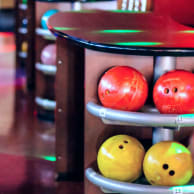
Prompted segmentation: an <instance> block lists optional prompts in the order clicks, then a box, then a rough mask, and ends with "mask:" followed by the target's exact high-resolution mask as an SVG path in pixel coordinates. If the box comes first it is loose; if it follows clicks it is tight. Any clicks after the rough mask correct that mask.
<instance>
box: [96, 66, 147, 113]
mask: <svg viewBox="0 0 194 194" xmlns="http://www.w3.org/2000/svg"><path fill="white" fill-rule="evenodd" d="M147 95H148V84H147V81H146V79H145V78H144V76H143V75H142V74H141V73H140V72H138V71H137V70H136V69H134V68H132V67H128V66H117V67H113V68H111V69H109V70H108V71H107V72H105V74H104V75H103V76H102V77H101V79H100V82H99V85H98V96H99V99H100V101H101V103H102V105H103V106H105V107H108V108H113V109H118V110H127V111H137V110H139V109H140V108H141V107H142V106H143V105H144V103H145V101H146V99H147Z"/></svg>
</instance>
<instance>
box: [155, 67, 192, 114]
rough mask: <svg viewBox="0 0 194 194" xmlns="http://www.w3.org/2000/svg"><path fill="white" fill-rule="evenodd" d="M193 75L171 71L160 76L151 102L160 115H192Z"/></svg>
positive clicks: (186, 72)
mask: <svg viewBox="0 0 194 194" xmlns="http://www.w3.org/2000/svg"><path fill="white" fill-rule="evenodd" d="M193 99H194V74H193V73H191V72H189V71H185V70H173V71H170V72H167V73H165V74H164V75H162V76H161V77H160V78H159V79H158V80H157V81H156V83H155V86H154V90H153V100H154V103H155V106H156V108H157V109H158V110H159V112H160V113H165V114H189V113H194V100H193Z"/></svg>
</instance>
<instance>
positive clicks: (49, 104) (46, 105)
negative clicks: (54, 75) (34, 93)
mask: <svg viewBox="0 0 194 194" xmlns="http://www.w3.org/2000/svg"><path fill="white" fill-rule="evenodd" d="M35 102H36V104H37V105H38V106H40V107H42V108H43V109H45V110H49V111H54V110H55V107H56V102H55V101H53V100H48V99H44V98H40V97H36V98H35Z"/></svg>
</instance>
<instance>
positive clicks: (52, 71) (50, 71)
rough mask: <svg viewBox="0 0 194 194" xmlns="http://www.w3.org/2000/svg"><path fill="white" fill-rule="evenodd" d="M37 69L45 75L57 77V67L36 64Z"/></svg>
mask: <svg viewBox="0 0 194 194" xmlns="http://www.w3.org/2000/svg"><path fill="white" fill-rule="evenodd" d="M35 66H36V69H37V70H39V71H41V72H42V73H43V74H45V75H52V76H55V75H56V71H57V67H56V66H55V65H46V64H42V63H36V65H35Z"/></svg>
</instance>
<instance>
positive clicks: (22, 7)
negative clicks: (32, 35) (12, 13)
mask: <svg viewBox="0 0 194 194" xmlns="http://www.w3.org/2000/svg"><path fill="white" fill-rule="evenodd" d="M19 9H21V10H27V9H28V5H27V4H24V3H20V4H19Z"/></svg>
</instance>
